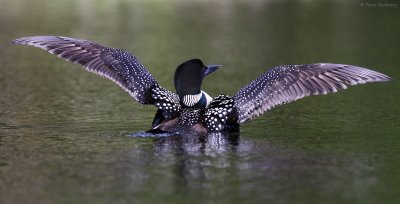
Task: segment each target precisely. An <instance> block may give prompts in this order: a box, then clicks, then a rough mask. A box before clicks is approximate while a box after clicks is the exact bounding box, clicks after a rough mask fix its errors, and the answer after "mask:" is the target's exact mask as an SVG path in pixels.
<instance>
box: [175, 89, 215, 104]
mask: <svg viewBox="0 0 400 204" xmlns="http://www.w3.org/2000/svg"><path fill="white" fill-rule="evenodd" d="M203 94H204V96H205V97H206V103H207V105H206V106H208V105H209V104H210V103H211V101H212V100H213V99H212V98H211V96H210V95H208V94H207V93H206V92H204V91H200V93H199V94H194V95H185V96H184V97H183V99H182V102H183V104H185V106H188V107H192V106H194V105H195V104H196V103H198V102H199V101H200V99H201V97H202V96H203Z"/></svg>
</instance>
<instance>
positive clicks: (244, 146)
mask: <svg viewBox="0 0 400 204" xmlns="http://www.w3.org/2000/svg"><path fill="white" fill-rule="evenodd" d="M140 141H142V139H140ZM143 141H144V143H141V144H138V145H136V146H134V147H133V148H132V149H131V154H129V155H128V154H127V155H126V157H125V159H126V160H125V161H126V162H128V163H129V168H128V171H125V173H127V174H129V178H131V180H130V184H128V185H130V187H133V186H132V185H133V184H134V188H139V189H136V190H135V191H141V190H145V189H147V190H151V191H157V192H161V193H163V194H165V193H166V194H176V193H185V194H196V195H197V196H205V197H209V198H210V196H211V197H217V196H222V195H224V194H226V193H228V192H229V193H230V194H237V195H241V196H246V195H251V194H253V193H256V194H258V195H259V196H261V197H260V199H263V197H264V196H266V197H271V196H272V197H273V196H276V195H279V194H280V193H282V192H284V191H285V190H287V188H302V187H303V186H304V185H306V186H308V187H309V188H312V189H314V190H318V189H328V190H329V189H330V190H332V189H333V190H335V189H336V187H337V186H343V185H345V186H347V187H348V189H347V190H349V191H351V190H357V191H360V190H362V189H364V190H366V189H368V188H369V187H370V186H371V185H372V184H373V182H374V178H371V172H373V168H372V167H371V164H370V162H369V161H368V158H365V157H362V155H361V156H360V155H358V156H357V155H352V156H348V155H342V154H324V153H313V152H308V151H306V150H304V149H299V148H295V147H293V146H290V145H283V144H277V143H276V142H273V141H271V140H268V139H251V138H246V137H245V136H243V135H242V136H240V135H239V134H238V133H234V134H232V133H213V134H208V135H200V136H196V135H174V136H168V137H156V138H145V139H143ZM125 170H127V169H125ZM327 178H329V179H328V180H327ZM125 182H126V181H125ZM360 184H362V185H360ZM288 185H289V186H288ZM336 190H339V189H336ZM210 191H212V194H210ZM265 192H269V193H265Z"/></svg>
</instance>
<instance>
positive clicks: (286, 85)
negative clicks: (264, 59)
mask: <svg viewBox="0 0 400 204" xmlns="http://www.w3.org/2000/svg"><path fill="white" fill-rule="evenodd" d="M389 80H391V78H390V77H388V76H386V75H384V74H382V73H379V72H376V71H372V70H369V69H366V68H362V67H357V66H353V65H344V64H329V63H319V64H307V65H283V66H277V67H273V68H271V69H269V70H267V71H266V72H264V73H263V74H261V75H260V76H259V77H258V78H256V79H255V80H254V81H252V82H251V83H249V84H248V85H246V86H244V87H243V88H241V89H240V90H239V91H238V92H237V93H236V95H235V96H234V98H235V107H236V109H237V110H238V114H239V116H238V123H243V122H245V121H248V120H251V119H252V118H255V117H257V116H259V115H261V114H263V113H264V112H266V111H268V110H270V109H272V108H273V107H275V106H278V105H281V104H284V103H289V102H292V101H295V100H298V99H301V98H303V97H306V96H310V95H324V94H328V93H334V92H337V91H338V90H342V89H346V88H347V87H348V86H351V85H357V84H365V83H370V82H385V81H389Z"/></svg>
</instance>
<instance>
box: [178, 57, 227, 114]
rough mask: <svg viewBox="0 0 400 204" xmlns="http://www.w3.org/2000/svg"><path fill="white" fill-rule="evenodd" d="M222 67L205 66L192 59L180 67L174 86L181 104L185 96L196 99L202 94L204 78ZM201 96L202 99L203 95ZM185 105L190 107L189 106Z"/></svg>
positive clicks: (199, 61)
mask: <svg viewBox="0 0 400 204" xmlns="http://www.w3.org/2000/svg"><path fill="white" fill-rule="evenodd" d="M220 66H221V65H207V66H205V65H204V64H203V62H202V61H201V60H199V59H191V60H188V61H186V62H184V63H182V64H181V65H179V66H178V68H177V69H176V71H175V76H174V85H175V89H176V92H177V94H178V96H179V99H180V100H181V102H182V101H183V98H184V97H185V96H193V97H195V95H199V94H201V93H202V92H201V82H202V81H203V79H204V77H205V76H207V75H208V74H211V73H212V72H214V71H215V70H217V69H218V67H220ZM199 96H200V97H201V95H199ZM199 100H200V99H199ZM184 105H186V106H188V105H187V104H184Z"/></svg>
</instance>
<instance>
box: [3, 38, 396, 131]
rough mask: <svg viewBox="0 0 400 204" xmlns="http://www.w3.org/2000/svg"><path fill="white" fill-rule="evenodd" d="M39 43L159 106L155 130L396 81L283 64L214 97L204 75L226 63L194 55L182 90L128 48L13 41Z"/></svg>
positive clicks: (181, 79) (203, 127)
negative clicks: (160, 79)
mask: <svg viewBox="0 0 400 204" xmlns="http://www.w3.org/2000/svg"><path fill="white" fill-rule="evenodd" d="M11 43H13V44H24V45H32V46H35V47H39V48H41V49H43V50H46V51H48V52H50V53H51V54H54V55H57V56H58V57H59V58H62V59H65V60H67V61H70V62H74V63H77V64H80V65H82V66H83V67H84V68H85V69H86V70H88V71H90V72H94V73H96V74H98V75H101V76H103V77H105V78H107V79H110V80H112V81H113V82H115V83H116V84H118V85H119V86H120V87H121V88H122V89H124V90H125V91H126V92H128V93H129V94H130V95H131V96H132V97H133V98H134V99H135V100H136V101H138V102H139V103H141V104H143V105H150V104H151V105H154V106H156V107H157V112H156V114H155V117H154V120H153V122H152V126H151V129H150V132H154V133H159V132H168V133H186V132H187V133H197V134H204V133H209V132H220V131H238V130H239V125H240V124H242V123H244V122H246V121H249V120H251V119H253V118H255V117H257V116H259V115H261V114H263V113H264V112H266V111H268V110H270V109H272V108H274V107H275V106H278V105H282V104H284V103H289V102H292V101H295V100H298V99H301V98H303V97H306V96H311V95H322V94H328V93H334V92H336V91H338V90H342V89H346V88H347V87H348V86H350V85H356V84H364V83H369V82H384V81H390V80H391V78H390V77H389V76H386V75H384V74H382V73H379V72H376V71H372V70H369V69H366V68H362V67H358V66H353V65H345V64H331V63H318V64H305V65H280V66H276V67H272V68H270V69H268V70H267V71H265V72H264V73H262V74H261V75H260V76H259V77H257V78H256V79H255V80H253V81H252V82H250V83H249V84H247V85H246V86H244V87H242V88H241V89H239V91H238V92H237V93H236V94H235V95H234V96H228V95H219V96H217V97H215V98H212V97H210V96H209V95H208V94H207V93H206V92H205V91H203V90H201V84H202V80H203V79H204V77H206V76H207V75H208V74H210V73H212V72H214V71H215V70H216V69H218V67H219V66H220V65H208V66H205V65H204V64H203V62H202V61H201V60H199V59H191V60H188V61H186V62H184V63H182V64H181V65H179V66H178V68H177V69H176V71H175V76H174V85H175V89H176V93H173V92H171V91H169V90H167V89H165V88H163V87H161V86H160V85H159V84H158V83H157V81H156V80H155V78H154V77H153V75H151V73H150V72H149V71H148V70H147V69H146V68H145V67H144V66H143V65H142V64H141V63H140V62H139V60H138V59H137V58H136V57H135V56H133V55H132V54H130V53H129V52H127V51H124V50H120V49H115V48H109V47H105V46H102V45H99V44H96V43H93V42H90V41H87V40H81V39H75V38H69V37H61V36H33V37H23V38H19V39H16V40H13V41H11Z"/></svg>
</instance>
